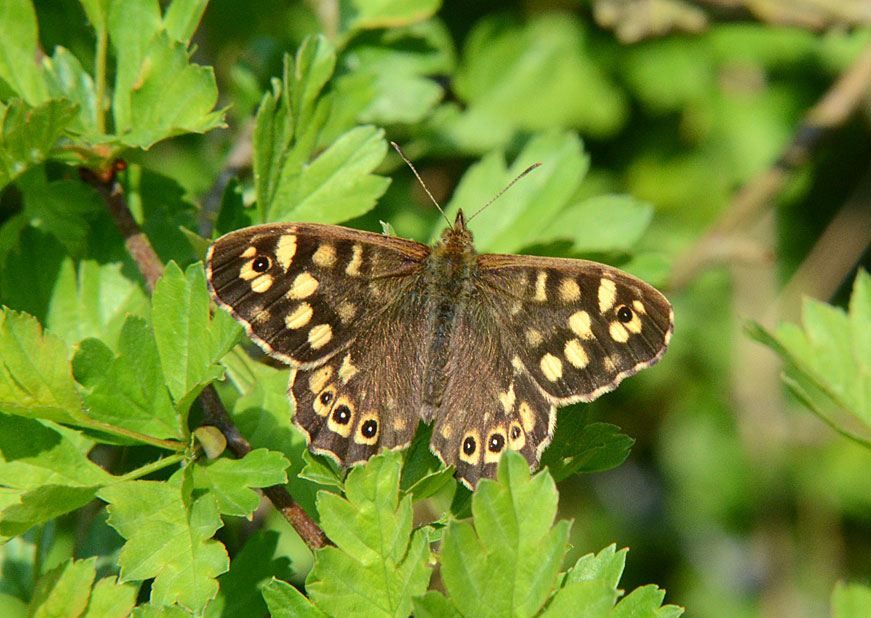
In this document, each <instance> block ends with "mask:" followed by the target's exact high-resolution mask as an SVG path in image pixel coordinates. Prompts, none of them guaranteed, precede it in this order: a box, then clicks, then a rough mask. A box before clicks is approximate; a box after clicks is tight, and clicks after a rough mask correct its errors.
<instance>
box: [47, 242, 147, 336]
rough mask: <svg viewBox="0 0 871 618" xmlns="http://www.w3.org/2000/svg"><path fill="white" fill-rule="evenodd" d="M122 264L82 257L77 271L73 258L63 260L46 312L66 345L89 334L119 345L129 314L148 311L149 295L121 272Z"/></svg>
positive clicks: (51, 324) (49, 320)
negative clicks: (101, 262)
mask: <svg viewBox="0 0 871 618" xmlns="http://www.w3.org/2000/svg"><path fill="white" fill-rule="evenodd" d="M121 269H122V265H121V264H117V263H116V264H102V265H101V264H98V263H97V262H95V261H92V260H83V261H81V262H79V264H78V273H76V271H75V270H74V266H73V261H72V260H71V259H65V260H64V261H63V262H62V263H61V269H60V272H59V273H58V278H57V283H56V284H55V287H54V293H53V295H52V297H51V300H50V302H49V306H48V312H47V314H46V318H45V321H46V326H47V327H48V328H50V329H51V330H52V331H54V332H56V333H59V334H60V336H61V337H63V339H64V341H65V342H66V343H67V345H70V346H72V345H75V344H77V343H79V342H80V341H82V340H83V339H85V338H88V337H95V338H99V339H101V340H102V341H104V342H105V343H106V344H107V345H108V346H109V347H112V348H114V347H116V346H117V345H118V340H119V338H120V336H121V330H122V327H123V326H124V323H125V321H126V318H127V316H128V315H140V316H141V315H143V314H147V312H148V309H149V304H148V298H147V297H146V295H145V293H144V292H143V291H142V288H141V287H140V286H139V285H138V284H137V283H135V282H133V281H131V280H130V279H128V278H127V277H125V276H124V275H123V274H121Z"/></svg>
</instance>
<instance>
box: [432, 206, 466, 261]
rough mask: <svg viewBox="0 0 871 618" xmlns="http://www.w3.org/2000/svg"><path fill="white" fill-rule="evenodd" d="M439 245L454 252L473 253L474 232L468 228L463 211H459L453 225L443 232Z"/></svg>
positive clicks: (447, 250)
mask: <svg viewBox="0 0 871 618" xmlns="http://www.w3.org/2000/svg"><path fill="white" fill-rule="evenodd" d="M438 247H440V248H443V249H444V250H445V251H446V252H447V253H452V254H473V255H474V253H475V247H474V245H473V244H472V232H470V231H469V230H468V229H467V228H466V216H465V215H464V214H463V211H462V210H460V211H458V212H457V218H456V219H455V220H454V224H453V225H452V226H451V227H448V228H445V230H444V231H443V232H442V237H441V240H440V241H439V243H438Z"/></svg>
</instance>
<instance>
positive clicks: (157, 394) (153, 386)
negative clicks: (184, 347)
mask: <svg viewBox="0 0 871 618" xmlns="http://www.w3.org/2000/svg"><path fill="white" fill-rule="evenodd" d="M113 356H114V355H112V353H111V350H109V349H108V348H107V347H106V345H105V344H103V343H102V342H101V341H99V340H96V339H86V340H85V341H83V342H82V343H81V345H80V346H79V350H78V352H76V356H75V358H74V359H73V370H74V372H75V375H76V379H77V380H78V381H79V383H81V384H82V385H83V386H84V387H85V389H84V392H83V394H82V396H83V398H84V401H85V405H86V406H87V409H88V412H89V415H90V416H91V417H92V418H94V419H95V420H99V421H102V422H105V423H108V424H110V425H116V426H118V427H124V428H125V429H129V430H131V431H136V432H138V433H141V434H145V435H147V436H153V437H155V438H161V439H164V438H175V439H179V440H184V439H186V435H187V429H186V426H185V425H184V422H183V418H182V417H181V415H180V414H178V413H177V412H176V409H175V407H174V406H173V405H172V401H171V400H170V397H169V393H168V392H167V390H166V385H165V380H166V379H165V377H164V373H163V371H162V369H161V364H160V357H159V355H158V348H157V345H156V342H155V338H154V335H153V334H152V333H151V331H150V330H149V328H148V326H147V324H146V323H145V321H144V320H143V319H142V318H137V317H135V316H129V317H128V318H127V320H126V321H125V322H124V326H123V327H122V328H121V335H120V337H119V342H118V354H117V356H114V358H113ZM109 358H111V359H112V360H111V363H107V362H106V361H107V359H109Z"/></svg>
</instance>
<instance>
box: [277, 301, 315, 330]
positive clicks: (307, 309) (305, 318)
mask: <svg viewBox="0 0 871 618" xmlns="http://www.w3.org/2000/svg"><path fill="white" fill-rule="evenodd" d="M313 313H314V312H313V311H312V306H311V305H309V304H308V303H300V304H298V305H297V306H296V309H294V310H293V311H291V312H290V313H288V314H287V317H286V318H284V325H285V326H287V327H288V328H289V329H290V330H296V329H297V328H302V327H303V326H305V325H306V324H308V323H309V320H311V319H312V314H313Z"/></svg>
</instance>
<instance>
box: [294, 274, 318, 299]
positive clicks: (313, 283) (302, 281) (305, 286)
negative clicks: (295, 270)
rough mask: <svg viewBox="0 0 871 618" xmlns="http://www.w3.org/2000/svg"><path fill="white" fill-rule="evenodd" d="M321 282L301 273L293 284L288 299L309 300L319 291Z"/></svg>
mask: <svg viewBox="0 0 871 618" xmlns="http://www.w3.org/2000/svg"><path fill="white" fill-rule="evenodd" d="M319 285H320V282H319V281H318V280H317V279H315V278H314V277H312V276H311V275H310V274H308V273H300V274H298V275H297V276H296V279H294V280H293V284H292V285H291V286H290V289H289V290H288V291H287V294H286V296H287V298H291V299H299V298H308V297H309V296H311V295H312V294H314V293H315V290H317V289H318V286H319Z"/></svg>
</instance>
